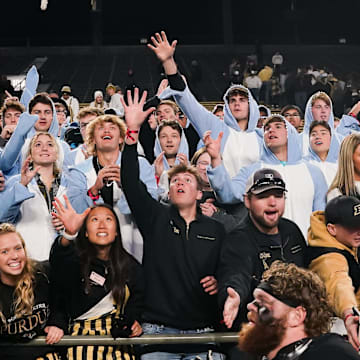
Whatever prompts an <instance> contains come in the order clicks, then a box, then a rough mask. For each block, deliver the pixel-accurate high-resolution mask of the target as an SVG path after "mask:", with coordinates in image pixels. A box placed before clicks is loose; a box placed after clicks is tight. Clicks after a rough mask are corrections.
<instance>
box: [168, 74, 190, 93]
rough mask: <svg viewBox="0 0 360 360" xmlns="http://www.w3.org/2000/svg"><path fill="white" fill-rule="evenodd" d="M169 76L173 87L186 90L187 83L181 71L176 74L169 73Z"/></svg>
mask: <svg viewBox="0 0 360 360" xmlns="http://www.w3.org/2000/svg"><path fill="white" fill-rule="evenodd" d="M167 78H168V80H169V85H170V87H171V89H173V90H178V91H184V90H185V88H186V84H185V81H184V80H183V78H182V77H181V75H180V73H179V72H177V73H176V74H173V75H167Z"/></svg>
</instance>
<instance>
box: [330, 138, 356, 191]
mask: <svg viewBox="0 0 360 360" xmlns="http://www.w3.org/2000/svg"><path fill="white" fill-rule="evenodd" d="M359 145H360V134H359V133H357V134H351V135H348V136H347V137H346V138H345V139H344V140H343V142H342V143H341V146H340V152H339V159H338V169H337V172H336V175H335V177H334V180H333V182H332V183H331V185H330V187H329V190H328V193H329V192H330V191H331V190H332V189H335V188H337V189H339V190H340V192H341V193H342V194H343V195H346V196H359V195H360V194H357V191H356V187H355V181H354V177H355V174H354V159H353V157H354V152H355V150H356V148H357V147H358V146H359Z"/></svg>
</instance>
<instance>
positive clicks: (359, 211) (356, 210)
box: [354, 205, 360, 216]
mask: <svg viewBox="0 0 360 360" xmlns="http://www.w3.org/2000/svg"><path fill="white" fill-rule="evenodd" d="M358 215H360V205H355V206H354V216H358Z"/></svg>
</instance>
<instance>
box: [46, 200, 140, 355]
mask: <svg viewBox="0 0 360 360" xmlns="http://www.w3.org/2000/svg"><path fill="white" fill-rule="evenodd" d="M64 198H65V202H66V207H64V206H63V205H62V204H61V202H60V201H59V200H58V199H56V202H55V203H54V205H55V208H56V211H57V212H56V214H55V213H54V216H56V217H57V218H59V219H60V220H61V221H62V222H63V223H64V226H65V231H64V233H63V234H62V236H59V238H58V239H57V240H55V243H54V245H53V248H52V251H51V254H50V263H51V265H52V270H53V271H54V280H55V284H56V298H57V302H58V303H59V304H62V305H63V312H64V314H65V315H66V318H67V319H68V320H69V332H70V334H71V335H110V334H112V335H113V336H114V337H123V336H130V337H132V336H139V335H141V333H142V328H141V326H140V324H139V322H138V321H137V320H138V319H139V318H140V315H141V311H140V310H141V306H142V291H141V290H142V289H141V288H142V284H141V283H142V281H141V270H140V265H139V264H138V263H137V262H136V260H135V259H133V258H132V257H131V256H130V255H129V254H128V253H127V252H126V251H125V250H124V248H123V245H122V241H121V235H120V228H119V222H118V219H117V216H116V214H115V212H114V210H113V209H112V208H111V207H109V206H108V205H106V204H101V205H97V206H95V207H94V208H91V209H90V208H88V209H87V210H86V211H85V212H84V213H83V214H77V213H76V212H75V211H74V210H73V208H72V207H71V205H70V202H69V201H68V199H67V197H66V196H64ZM73 240H75V241H73ZM59 307H60V305H59ZM90 354H91V355H90ZM67 356H68V359H70V360H71V359H76V360H80V359H87V360H88V359H96V360H100V359H105V358H106V359H108V358H112V359H122V358H131V356H132V349H131V348H130V347H125V346H123V347H122V348H121V347H112V346H79V347H71V348H69V349H68V352H67Z"/></svg>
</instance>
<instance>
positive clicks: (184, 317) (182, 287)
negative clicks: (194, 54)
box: [0, 32, 360, 360]
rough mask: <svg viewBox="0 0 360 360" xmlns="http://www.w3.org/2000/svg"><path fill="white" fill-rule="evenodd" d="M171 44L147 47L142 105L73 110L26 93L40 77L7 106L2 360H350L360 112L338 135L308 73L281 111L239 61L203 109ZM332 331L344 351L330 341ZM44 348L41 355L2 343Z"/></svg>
mask: <svg viewBox="0 0 360 360" xmlns="http://www.w3.org/2000/svg"><path fill="white" fill-rule="evenodd" d="M176 45H177V42H176V41H173V42H172V43H169V41H168V40H167V37H166V34H165V33H164V32H162V33H161V34H159V33H157V34H155V35H154V36H153V37H152V38H151V43H150V44H149V45H148V48H149V49H150V51H152V52H153V53H154V54H155V56H156V57H157V58H158V60H159V61H160V62H161V64H162V66H163V69H164V72H165V74H166V79H164V80H162V81H161V83H160V85H159V88H158V91H157V94H156V95H155V96H154V97H153V98H150V99H146V97H147V94H146V92H144V93H143V94H140V93H139V90H138V89H137V88H135V89H133V91H130V90H129V91H127V92H126V94H122V93H121V89H119V88H118V87H117V86H115V85H113V84H111V83H110V84H108V85H107V86H106V89H105V90H106V93H107V94H108V96H109V97H110V101H109V102H106V101H105V100H104V94H103V92H102V91H101V90H96V91H95V92H94V101H93V102H92V103H91V104H90V106H87V107H83V108H81V109H80V106H79V101H78V100H77V99H76V97H74V96H73V95H72V92H71V87H70V86H69V85H64V86H63V87H62V88H61V97H59V96H58V95H57V94H56V93H55V92H54V91H50V92H49V93H36V89H37V86H38V81H39V76H38V73H37V70H36V68H35V67H33V68H32V69H30V71H29V73H28V74H27V78H26V88H25V89H24V91H23V94H22V96H21V99H20V100H19V99H17V98H15V97H13V96H11V94H10V93H8V95H7V97H6V98H5V100H4V104H3V107H2V109H1V125H2V130H1V134H0V170H1V173H0V203H1V206H0V323H1V326H0V354H1V359H20V358H21V359H49V360H50V359H59V358H62V359H77V360H80V359H99V360H100V359H134V358H135V357H141V358H142V359H143V360H153V359H159V358H160V359H189V360H190V359H203V360H206V359H224V358H225V357H227V358H229V359H250V358H256V357H257V356H267V358H268V359H285V358H286V359H297V358H299V359H305V358H306V359H315V358H320V357H322V356H326V357H327V358H330V359H335V358H339V356H341V358H342V359H353V358H354V359H355V358H357V357H358V355H357V353H356V351H355V350H354V349H356V350H359V348H360V342H359V338H358V323H359V316H358V311H357V308H358V307H360V304H358V295H359V287H360V267H359V263H358V257H357V248H358V247H359V246H360V121H359V120H358V114H359V112H360V102H355V103H354V104H352V105H353V106H352V107H351V109H350V111H349V112H347V113H345V114H341V115H342V116H340V118H339V119H337V120H336V118H335V116H334V106H333V99H332V96H334V88H333V87H331V88H330V87H329V88H326V86H325V85H326V84H325V83H324V84H325V85H324V87H323V88H321V89H320V88H316V83H317V82H318V81H319V78H321V79H323V78H324V76H322V75H321V72H320V73H319V75H318V76H316V75H315V72H316V71H315V70H314V69H312V73H311V77H310V78H309V84H310V83H312V80H315V83H312V85H311V86H313V87H312V88H311V90H310V87H308V88H306V91H304V88H303V87H301V86H300V85H299V84H300V83H299V82H300V80H299V79H300V78H301V77H302V76H303V77H305V78H306V77H307V75H309V74H310V69H308V70H307V72H306V73H303V75H301V71H299V73H298V74H297V75H296V78H297V82H298V83H296V84H295V83H294V84H293V89H294V97H293V98H291V99H294V101H289V99H290V98H289V97H283V96H280V97H276V96H277V93H276V92H274V86H275V85H276V84H275V85H274V83H273V79H274V74H276V73H281V71H282V70H281V65H282V62H283V59H282V56H281V54H279V53H276V54H275V55H274V57H273V66H272V67H270V66H266V67H264V68H263V69H262V70H261V71H260V72H259V74H257V71H256V70H255V69H254V68H253V67H252V66H249V68H248V74H246V76H244V77H242V76H241V73H240V72H237V73H235V72H236V71H238V70H236V64H234V65H233V66H232V70H231V71H232V72H233V73H234V76H235V75H236V76H237V77H238V78H237V79H233V80H236V81H233V84H232V85H231V86H230V87H229V89H228V90H227V91H226V92H225V94H224V99H223V100H224V101H223V103H221V104H218V105H216V106H215V107H214V109H213V111H208V110H206V109H205V107H203V106H202V105H201V104H200V103H199V102H198V101H197V99H196V98H195V97H194V95H193V94H192V92H191V91H190V89H189V86H188V84H187V81H186V79H185V78H184V77H183V76H182V75H181V74H180V73H179V72H178V69H177V64H176V62H175V59H174V54H175V49H176ZM144 51H145V50H144ZM148 51H149V50H148ZM250 65H251V64H250ZM329 76H330V75H329V74H327V77H329ZM279 79H280V77H279ZM328 80H329V79H328ZM286 81H290V80H289V77H288V78H287V80H286ZM329 81H330V80H329ZM330 82H331V81H330ZM266 83H268V84H266ZM189 85H190V86H191V84H189ZM309 86H310V85H309ZM262 89H263V90H262ZM279 95H281V92H280V93H279ZM276 99H281V102H282V105H284V106H283V108H282V109H278V110H277V111H276V113H273V114H272V113H271V110H270V106H269V105H270V104H271V105H274V103H276V101H277V100H276ZM284 99H286V100H285V101H286V102H284ZM258 100H261V101H262V102H263V104H262V105H260V104H259V103H258ZM279 105H280V102H279ZM306 268H309V269H310V270H305V269H306ZM248 312H249V314H248V315H247V313H248ZM333 317H336V318H338V322H339V323H340V325H342V326H343V327H344V334H346V336H347V339H348V342H347V341H345V339H344V338H343V337H340V336H338V335H335V334H331V333H329V331H330V327H331V319H332V318H333ZM248 321H250V322H249V324H246V325H244V323H246V322H248ZM240 329H241V332H240V350H239V349H238V348H237V347H235V346H234V344H232V345H230V346H220V345H219V344H216V343H208V344H201V345H199V344H192V345H170V344H161V345H144V346H139V347H133V346H98V345H91V346H90V345H89V346H71V347H67V348H65V347H64V348H61V349H59V350H58V349H56V348H54V347H52V346H51V345H52V344H54V343H57V342H58V341H59V340H60V339H61V338H62V336H63V335H64V334H68V335H73V336H76V335H111V336H113V337H115V338H116V337H136V336H140V335H141V334H189V333H190V334H191V333H195V334H198V333H209V332H214V331H226V330H232V331H239V330H240ZM38 335H45V336H46V343H47V345H46V346H42V347H22V346H15V345H12V344H11V343H13V344H16V343H17V342H21V341H27V340H31V339H33V338H34V337H36V336H38ZM1 342H3V343H6V344H1ZM349 343H350V344H351V345H352V347H351V345H350V344H349ZM294 354H295V355H296V356H295V355H294ZM306 354H307V355H306ZM339 354H341V355H339ZM291 356H292V357H291Z"/></svg>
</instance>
